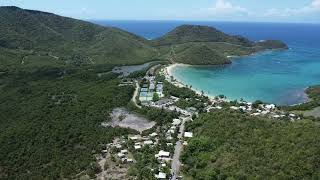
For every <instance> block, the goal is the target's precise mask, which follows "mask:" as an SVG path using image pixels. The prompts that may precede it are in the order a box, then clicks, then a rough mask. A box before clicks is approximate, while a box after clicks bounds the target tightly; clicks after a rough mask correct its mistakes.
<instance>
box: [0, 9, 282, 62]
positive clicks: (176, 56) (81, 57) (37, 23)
mask: <svg viewBox="0 0 320 180" xmlns="http://www.w3.org/2000/svg"><path fill="white" fill-rule="evenodd" d="M0 18H1V19H0V22H1V25H0V27H1V29H0V34H1V35H2V36H1V37H0V53H1V56H0V62H1V64H0V66H2V67H3V66H24V67H25V66H27V67H29V66H42V65H43V66H53V67H60V66H65V65H72V66H86V65H99V64H129V65H130V64H142V63H145V62H149V61H154V60H159V59H160V60H167V61H170V62H171V63H183V64H191V65H218V64H228V63H231V61H230V59H229V58H228V57H229V56H242V55H250V54H252V53H256V52H260V51H264V50H267V49H272V50H273V49H287V48H288V47H287V45H286V44H285V43H283V42H281V41H278V40H265V41H259V42H252V41H250V40H248V39H246V38H244V37H241V36H231V35H228V34H225V33H223V32H221V31H219V30H217V29H215V28H212V27H208V26H197V25H182V26H179V27H177V28H175V29H174V30H172V31H171V32H169V33H167V34H166V35H164V36H163V37H160V38H158V39H155V40H147V39H145V38H143V37H139V36H137V35H134V34H132V33H129V32H126V31H123V30H121V29H118V28H113V27H103V26H99V25H96V24H92V23H89V22H85V21H81V20H76V19H72V18H66V17H61V16H58V15H55V14H51V13H46V12H40V11H33V10H24V9H20V8H18V7H11V6H10V7H0ZM40 57H41V58H42V59H41V60H39V58H40Z"/></svg>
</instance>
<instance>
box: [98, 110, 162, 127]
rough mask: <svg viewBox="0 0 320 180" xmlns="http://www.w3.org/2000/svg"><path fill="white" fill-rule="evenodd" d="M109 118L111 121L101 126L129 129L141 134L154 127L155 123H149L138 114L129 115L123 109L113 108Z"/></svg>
mask: <svg viewBox="0 0 320 180" xmlns="http://www.w3.org/2000/svg"><path fill="white" fill-rule="evenodd" d="M110 117H111V121H110V122H106V123H102V125H103V126H112V127H116V126H119V127H123V128H130V129H134V130H136V131H139V132H140V133H141V132H142V131H144V130H147V129H151V128H152V127H153V126H154V125H156V123H155V122H153V121H149V120H148V119H146V118H144V117H142V116H140V115H138V114H135V113H131V112H129V111H128V110H127V109H125V108H115V109H114V110H113V111H112V113H110Z"/></svg>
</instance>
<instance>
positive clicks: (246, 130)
mask: <svg viewBox="0 0 320 180" xmlns="http://www.w3.org/2000/svg"><path fill="white" fill-rule="evenodd" d="M187 129H188V130H189V131H193V132H194V134H195V137H194V138H192V139H191V140H190V141H189V144H188V146H187V147H186V148H185V150H184V153H183V155H182V157H181V159H182V161H183V163H184V164H185V166H184V172H185V174H186V175H187V176H188V177H190V179H198V180H201V179H208V180H209V179H226V178H229V179H319V178H320V173H319V172H320V167H319V164H320V140H319V137H318V132H319V130H320V126H319V124H318V123H315V122H312V121H308V120H304V121H300V122H286V121H279V120H277V121H276V120H271V119H266V118H260V117H252V116H249V115H246V114H243V113H239V112H231V111H230V112H225V111H218V112H214V113H208V114H203V115H201V116H200V117H199V118H198V119H196V120H195V121H194V122H192V123H191V124H189V125H188V126H187Z"/></svg>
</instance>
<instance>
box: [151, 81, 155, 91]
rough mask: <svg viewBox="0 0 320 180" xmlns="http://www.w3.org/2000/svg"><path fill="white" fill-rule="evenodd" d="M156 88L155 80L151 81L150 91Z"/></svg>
mask: <svg viewBox="0 0 320 180" xmlns="http://www.w3.org/2000/svg"><path fill="white" fill-rule="evenodd" d="M155 89H156V85H155V84H154V83H153V82H151V83H150V86H149V91H154V90H155Z"/></svg>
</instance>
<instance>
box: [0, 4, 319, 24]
mask: <svg viewBox="0 0 320 180" xmlns="http://www.w3.org/2000/svg"><path fill="white" fill-rule="evenodd" d="M8 5H10V6H13V5H14V6H19V7H21V8H26V9H36V10H41V11H48V12H53V13H56V14H59V15H63V16H69V17H74V18H79V19H108V20H202V21H254V22H306V23H320V0H45V1H44V0H0V6H8Z"/></svg>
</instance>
